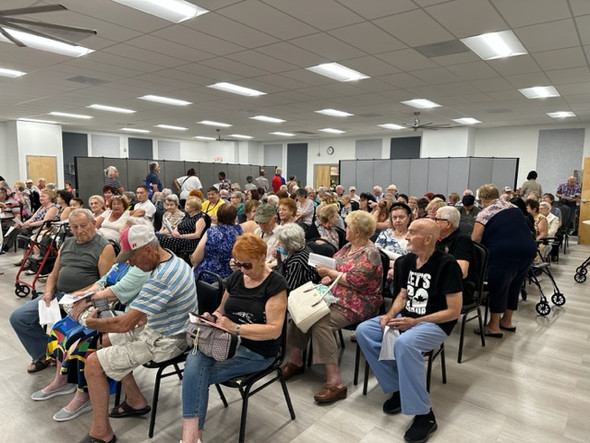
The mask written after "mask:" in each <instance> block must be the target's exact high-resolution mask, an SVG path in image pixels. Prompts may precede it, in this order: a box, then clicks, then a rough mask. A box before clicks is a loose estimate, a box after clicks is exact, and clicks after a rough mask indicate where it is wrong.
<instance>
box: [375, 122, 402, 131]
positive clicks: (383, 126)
mask: <svg viewBox="0 0 590 443" xmlns="http://www.w3.org/2000/svg"><path fill="white" fill-rule="evenodd" d="M377 126H379V127H380V128H385V129H393V130H394V131H397V130H399V129H406V127H405V126H401V125H396V124H395V123H385V124H382V125H377Z"/></svg>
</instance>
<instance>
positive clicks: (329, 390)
mask: <svg viewBox="0 0 590 443" xmlns="http://www.w3.org/2000/svg"><path fill="white" fill-rule="evenodd" d="M347 392H348V389H347V388H346V386H342V387H341V388H339V387H338V386H336V385H329V384H327V383H326V384H325V385H324V387H323V388H322V390H321V391H320V392H318V393H317V394H315V395H314V396H313V399H314V400H315V401H317V402H318V403H333V402H335V401H336V400H340V399H342V398H346V393H347Z"/></svg>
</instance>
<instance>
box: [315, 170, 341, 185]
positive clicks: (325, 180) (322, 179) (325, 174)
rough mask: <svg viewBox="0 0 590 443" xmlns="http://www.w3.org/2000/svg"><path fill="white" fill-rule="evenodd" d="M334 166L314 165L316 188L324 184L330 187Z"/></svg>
mask: <svg viewBox="0 0 590 443" xmlns="http://www.w3.org/2000/svg"><path fill="white" fill-rule="evenodd" d="M333 166H334V165H314V171H313V172H314V174H313V176H314V178H313V187H314V188H315V189H317V188H319V187H320V186H324V187H326V188H329V187H330V179H331V168H332V167H333ZM336 166H337V165H336Z"/></svg>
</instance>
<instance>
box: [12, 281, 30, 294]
mask: <svg viewBox="0 0 590 443" xmlns="http://www.w3.org/2000/svg"><path fill="white" fill-rule="evenodd" d="M14 293H15V294H16V295H17V296H18V297H26V296H27V295H29V294H30V293H31V288H29V287H28V286H26V285H21V284H19V283H15V284H14Z"/></svg>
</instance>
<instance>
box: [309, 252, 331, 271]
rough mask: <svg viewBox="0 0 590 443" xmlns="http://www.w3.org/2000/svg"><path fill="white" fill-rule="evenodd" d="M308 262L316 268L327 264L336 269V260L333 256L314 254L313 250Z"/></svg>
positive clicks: (328, 266)
mask: <svg viewBox="0 0 590 443" xmlns="http://www.w3.org/2000/svg"><path fill="white" fill-rule="evenodd" d="M307 264H308V265H310V266H313V267H316V268H317V267H318V266H325V267H326V268H328V269H336V260H334V259H333V258H332V257H326V256H323V255H319V254H314V253H313V252H310V254H309V260H308V261H307Z"/></svg>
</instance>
